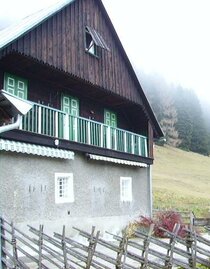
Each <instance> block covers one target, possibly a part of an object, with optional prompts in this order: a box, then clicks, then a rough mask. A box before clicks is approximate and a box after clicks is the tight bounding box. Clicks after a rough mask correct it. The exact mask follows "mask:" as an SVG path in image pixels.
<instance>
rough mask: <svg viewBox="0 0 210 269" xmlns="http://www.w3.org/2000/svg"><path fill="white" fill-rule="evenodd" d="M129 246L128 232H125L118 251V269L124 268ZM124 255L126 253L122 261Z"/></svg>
mask: <svg viewBox="0 0 210 269" xmlns="http://www.w3.org/2000/svg"><path fill="white" fill-rule="evenodd" d="M127 246H128V239H127V235H126V233H124V235H123V237H122V239H121V240H120V244H119V251H118V252H117V258H116V269H121V268H124V265H125V260H126V253H127ZM123 255H124V259H123V261H122V256H123Z"/></svg>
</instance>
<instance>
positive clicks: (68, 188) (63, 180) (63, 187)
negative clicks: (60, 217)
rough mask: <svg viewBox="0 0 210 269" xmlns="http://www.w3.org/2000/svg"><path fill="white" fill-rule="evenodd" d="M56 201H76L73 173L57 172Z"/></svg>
mask: <svg viewBox="0 0 210 269" xmlns="http://www.w3.org/2000/svg"><path fill="white" fill-rule="evenodd" d="M55 202H56V203H72V202H74V188H73V174H72V173H55Z"/></svg>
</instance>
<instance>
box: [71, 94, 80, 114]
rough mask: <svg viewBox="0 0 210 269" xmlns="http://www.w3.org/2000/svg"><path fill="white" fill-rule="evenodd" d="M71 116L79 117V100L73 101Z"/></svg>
mask: <svg viewBox="0 0 210 269" xmlns="http://www.w3.org/2000/svg"><path fill="white" fill-rule="evenodd" d="M71 114H72V115H73V116H79V101H78V99H75V98H72V99H71Z"/></svg>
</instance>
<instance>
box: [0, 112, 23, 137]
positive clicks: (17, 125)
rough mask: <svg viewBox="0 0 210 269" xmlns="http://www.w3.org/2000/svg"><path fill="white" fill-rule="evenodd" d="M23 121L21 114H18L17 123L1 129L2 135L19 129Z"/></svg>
mask: <svg viewBox="0 0 210 269" xmlns="http://www.w3.org/2000/svg"><path fill="white" fill-rule="evenodd" d="M21 120H22V116H21V115H20V114H18V115H17V120H16V122H14V123H12V124H9V125H4V126H1V127H0V133H3V132H7V131H10V130H13V129H18V128H19V127H20V124H21Z"/></svg>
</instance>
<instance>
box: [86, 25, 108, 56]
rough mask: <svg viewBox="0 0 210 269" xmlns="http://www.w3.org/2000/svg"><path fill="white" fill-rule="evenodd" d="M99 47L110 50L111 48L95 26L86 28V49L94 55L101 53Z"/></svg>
mask: <svg viewBox="0 0 210 269" xmlns="http://www.w3.org/2000/svg"><path fill="white" fill-rule="evenodd" d="M99 48H102V49H105V50H108V51H109V48H108V46H107V44H106V42H105V41H104V39H103V38H102V36H101V35H100V34H99V33H98V32H97V31H96V30H94V29H93V28H91V27H89V26H86V28H85V50H86V51H87V52H89V53H90V54H92V55H95V56H98V55H99Z"/></svg>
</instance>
